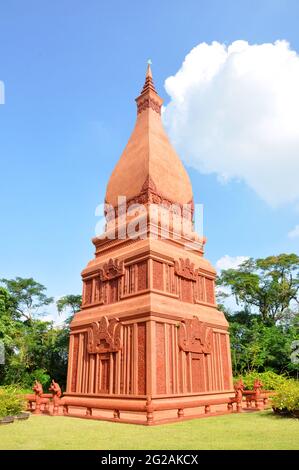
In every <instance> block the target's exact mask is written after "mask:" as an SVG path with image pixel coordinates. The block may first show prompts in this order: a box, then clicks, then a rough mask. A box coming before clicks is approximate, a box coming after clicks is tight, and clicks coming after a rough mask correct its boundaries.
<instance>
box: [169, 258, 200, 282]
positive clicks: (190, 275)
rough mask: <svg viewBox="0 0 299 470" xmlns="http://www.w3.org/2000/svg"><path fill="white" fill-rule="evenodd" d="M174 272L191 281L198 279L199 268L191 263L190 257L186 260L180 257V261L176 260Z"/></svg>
mask: <svg viewBox="0 0 299 470" xmlns="http://www.w3.org/2000/svg"><path fill="white" fill-rule="evenodd" d="M174 272H175V274H177V276H180V277H183V278H184V279H189V280H190V281H196V279H197V275H198V269H195V267H194V263H191V261H190V260H189V258H187V259H186V260H184V259H182V258H180V260H179V261H175V263H174Z"/></svg>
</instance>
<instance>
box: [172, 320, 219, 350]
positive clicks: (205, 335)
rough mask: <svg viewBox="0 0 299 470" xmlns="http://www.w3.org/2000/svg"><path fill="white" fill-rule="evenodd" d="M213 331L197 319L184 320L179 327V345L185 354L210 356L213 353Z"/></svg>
mask: <svg viewBox="0 0 299 470" xmlns="http://www.w3.org/2000/svg"><path fill="white" fill-rule="evenodd" d="M212 341H213V330H212V328H210V327H209V326H207V325H206V323H204V322H201V321H199V319H198V318H197V317H194V318H193V319H192V320H189V319H188V320H187V319H186V320H183V321H182V322H181V323H180V326H179V335H178V343H179V347H180V349H182V350H183V351H185V352H192V353H199V354H210V353H211V352H212Z"/></svg>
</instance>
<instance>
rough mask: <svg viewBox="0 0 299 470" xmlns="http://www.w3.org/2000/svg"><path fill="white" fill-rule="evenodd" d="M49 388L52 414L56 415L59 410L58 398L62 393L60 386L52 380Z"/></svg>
mask: <svg viewBox="0 0 299 470" xmlns="http://www.w3.org/2000/svg"><path fill="white" fill-rule="evenodd" d="M49 390H50V392H52V395H53V415H57V414H58V411H59V405H60V398H61V395H62V392H61V388H60V386H59V384H58V383H57V382H55V381H54V380H52V382H51V385H50V388H49Z"/></svg>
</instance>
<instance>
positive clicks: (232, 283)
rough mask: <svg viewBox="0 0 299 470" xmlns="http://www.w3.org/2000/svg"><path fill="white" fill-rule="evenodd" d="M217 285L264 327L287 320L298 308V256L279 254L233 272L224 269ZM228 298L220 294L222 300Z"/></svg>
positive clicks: (246, 264)
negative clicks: (223, 288)
mask: <svg viewBox="0 0 299 470" xmlns="http://www.w3.org/2000/svg"><path fill="white" fill-rule="evenodd" d="M217 285H218V286H222V287H225V288H230V291H231V293H232V294H233V295H234V296H235V299H236V302H237V304H238V305H240V304H241V305H242V306H243V307H244V308H245V309H247V310H248V311H251V312H253V313H254V312H256V311H257V312H258V313H259V314H260V315H261V317H262V320H263V322H264V323H265V324H267V325H271V324H272V325H273V324H275V323H276V322H278V321H281V320H287V319H289V318H290V317H291V316H292V314H293V311H294V309H293V308H292V303H295V304H297V305H298V304H299V297H298V292H299V256H297V255H296V254H294V253H291V254H280V255H278V256H269V257H267V258H259V259H256V260H254V259H253V258H250V259H248V260H246V261H244V262H243V263H242V264H241V265H240V266H239V267H238V268H237V269H226V270H223V271H222V272H221V275H220V276H219V277H218V279H217ZM225 295H229V294H222V297H224V296H225Z"/></svg>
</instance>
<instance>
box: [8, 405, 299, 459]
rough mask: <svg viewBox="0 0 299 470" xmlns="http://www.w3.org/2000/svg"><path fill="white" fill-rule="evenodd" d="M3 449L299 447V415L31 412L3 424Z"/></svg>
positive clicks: (263, 413)
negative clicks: (108, 417)
mask: <svg viewBox="0 0 299 470" xmlns="http://www.w3.org/2000/svg"><path fill="white" fill-rule="evenodd" d="M0 449H106V450H107V449H133V450H137V449H173V450H174V449H199V450H200V449H299V420H296V419H292V418H281V417H277V416H274V415H273V414H272V412H271V411H264V412H260V413H250V414H249V413H242V414H233V415H223V416H218V417H211V418H203V419H195V420H192V421H183V422H181V423H175V424H166V425H160V426H153V427H144V426H136V425H132V424H121V423H110V422H105V421H92V420H90V421H89V420H85V419H77V418H67V417H51V416H31V417H30V418H29V420H27V421H23V422H21V421H19V422H15V423H13V424H9V425H6V426H0Z"/></svg>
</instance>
